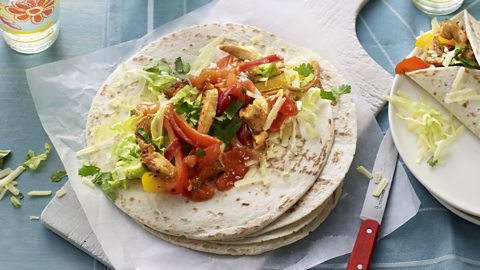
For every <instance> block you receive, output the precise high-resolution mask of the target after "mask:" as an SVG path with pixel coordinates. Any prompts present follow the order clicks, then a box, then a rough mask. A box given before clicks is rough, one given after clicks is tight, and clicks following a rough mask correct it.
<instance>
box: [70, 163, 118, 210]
mask: <svg viewBox="0 0 480 270" xmlns="http://www.w3.org/2000/svg"><path fill="white" fill-rule="evenodd" d="M78 174H79V175H80V176H83V177H85V176H93V179H92V182H93V183H94V184H95V185H97V186H100V188H101V189H102V191H103V192H104V193H105V195H107V197H108V198H110V200H112V201H115V199H117V194H116V193H115V190H114V189H115V188H117V187H119V186H122V185H124V184H125V183H124V182H125V179H123V180H118V181H114V180H113V177H112V173H111V172H101V171H100V168H98V167H96V166H94V165H84V166H83V167H81V168H80V169H79V170H78Z"/></svg>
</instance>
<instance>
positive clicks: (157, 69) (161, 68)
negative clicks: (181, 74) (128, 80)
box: [143, 60, 172, 74]
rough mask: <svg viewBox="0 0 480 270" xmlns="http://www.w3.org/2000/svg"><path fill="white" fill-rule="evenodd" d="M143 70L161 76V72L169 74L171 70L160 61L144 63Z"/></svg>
mask: <svg viewBox="0 0 480 270" xmlns="http://www.w3.org/2000/svg"><path fill="white" fill-rule="evenodd" d="M143 70H145V71H148V72H152V73H157V74H161V73H162V72H166V73H169V74H170V73H171V72H172V69H171V68H170V67H169V66H168V64H167V63H165V62H163V61H161V60H151V61H148V62H146V63H145V65H144V66H143Z"/></svg>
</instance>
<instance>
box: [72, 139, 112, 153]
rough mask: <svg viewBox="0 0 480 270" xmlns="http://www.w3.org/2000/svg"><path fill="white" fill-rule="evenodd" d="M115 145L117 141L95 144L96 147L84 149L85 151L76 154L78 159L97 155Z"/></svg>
mask: <svg viewBox="0 0 480 270" xmlns="http://www.w3.org/2000/svg"><path fill="white" fill-rule="evenodd" d="M114 143H115V140H107V141H105V142H101V143H99V144H95V145H92V146H90V147H86V148H83V149H81V150H79V151H78V152H77V153H75V155H76V156H77V157H80V156H84V155H88V154H91V153H95V152H98V151H100V150H102V149H105V148H108V147H110V146H112V145H113V144H114Z"/></svg>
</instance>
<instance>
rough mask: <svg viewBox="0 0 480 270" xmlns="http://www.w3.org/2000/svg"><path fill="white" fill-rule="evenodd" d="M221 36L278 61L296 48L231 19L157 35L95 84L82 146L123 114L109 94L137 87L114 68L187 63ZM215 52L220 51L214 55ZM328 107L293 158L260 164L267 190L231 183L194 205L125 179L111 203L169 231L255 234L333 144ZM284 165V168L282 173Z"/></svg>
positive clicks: (317, 168) (298, 192) (206, 235)
mask: <svg viewBox="0 0 480 270" xmlns="http://www.w3.org/2000/svg"><path fill="white" fill-rule="evenodd" d="M221 35H224V36H225V39H224V41H223V42H224V43H228V44H236V45H241V46H248V47H252V48H255V49H256V50H257V51H258V52H259V53H260V54H266V52H268V51H270V50H273V51H275V52H278V53H279V54H280V55H282V56H283V57H285V59H294V58H295V57H296V54H298V53H299V49H298V48H297V47H294V46H292V45H290V44H288V43H287V42H285V41H283V40H281V39H279V38H277V37H276V36H275V35H273V34H270V33H267V32H265V31H262V30H259V29H256V28H253V27H250V26H244V25H237V24H226V25H221V24H209V25H201V26H194V27H192V28H188V29H184V30H180V31H178V32H176V33H172V34H170V35H167V36H164V37H162V38H161V39H159V40H158V41H156V42H153V43H151V44H150V45H148V46H147V47H145V48H144V49H143V50H142V51H140V52H139V53H138V54H136V55H135V56H133V57H132V58H131V59H130V60H128V61H127V62H126V63H125V64H124V65H122V66H121V67H119V68H118V69H117V70H116V71H115V72H114V73H113V74H112V75H111V76H110V77H109V79H107V81H106V83H105V84H104V85H103V86H102V87H101V88H100V90H99V92H98V93H97V96H96V97H95V99H94V101H93V104H92V108H91V110H90V113H89V117H88V121H87V143H88V144H89V145H92V144H93V141H94V132H95V129H96V128H97V127H99V126H102V125H105V124H108V123H112V122H113V120H112V119H114V118H119V119H122V117H126V115H127V114H128V111H122V110H120V109H114V108H111V107H109V106H108V102H109V101H111V99H112V98H113V97H117V98H118V97H119V96H120V97H125V99H132V98H133V97H134V96H135V95H136V94H137V92H138V91H136V90H137V89H138V85H139V84H141V82H139V81H135V80H133V81H131V82H129V83H124V84H122V85H120V86H119V85H118V84H117V83H116V82H115V81H114V80H113V78H115V77H116V76H117V75H119V74H120V73H121V71H122V70H125V69H130V68H141V67H142V66H143V63H144V62H145V60H150V59H162V60H164V61H165V62H167V63H169V64H172V63H173V61H174V60H175V59H176V58H177V57H182V59H183V60H184V61H186V62H190V63H191V62H193V61H194V59H195V57H196V56H197V54H198V50H199V49H200V48H202V47H204V46H205V45H206V44H208V43H209V42H211V41H212V40H213V39H214V38H216V37H219V36H221ZM252 40H262V42H261V43H258V42H253V41H252ZM220 57H221V55H220V56H219V57H218V58H220ZM321 68H322V69H324V67H322V66H321ZM148 95H149V93H143V94H142V95H140V101H142V100H152V97H149V96H148ZM329 104H330V102H324V103H323V105H322V106H320V109H319V112H318V116H319V117H318V121H317V125H316V126H317V127H318V130H319V137H318V138H317V139H315V140H305V139H303V138H299V137H298V138H297V141H298V145H299V147H298V152H299V153H300V154H299V155H293V154H291V153H290V152H289V151H288V150H287V149H284V148H280V150H279V151H277V153H276V154H275V156H274V157H273V158H270V159H269V160H268V161H267V165H268V179H269V182H270V186H269V187H265V186H262V185H255V186H249V187H244V188H234V189H232V190H229V191H226V192H217V194H216V195H215V197H214V198H212V199H211V200H208V201H204V202H198V203H194V202H191V201H188V200H187V199H185V198H183V197H181V196H172V195H169V194H161V193H159V194H147V193H145V192H144V191H143V189H142V187H141V184H140V182H135V181H131V184H130V187H129V189H127V190H120V191H119V193H118V199H117V200H116V201H115V204H116V206H117V207H119V208H120V209H121V210H122V211H124V212H125V213H126V214H127V215H129V216H130V217H132V218H133V219H135V220H136V221H138V222H140V223H142V224H145V225H146V226H148V227H150V228H151V229H153V230H155V231H159V232H162V233H166V234H170V235H177V236H185V237H188V238H192V239H202V240H205V239H208V240H221V239H230V238H240V237H243V236H246V235H248V234H251V233H254V232H256V231H259V230H261V229H262V228H264V227H265V226H267V225H268V224H270V223H271V222H273V221H274V220H275V219H277V218H278V217H279V216H280V215H281V214H283V213H284V212H285V211H287V210H288V209H289V208H291V206H292V205H294V204H295V203H296V202H297V201H298V200H299V199H300V198H301V197H302V196H303V195H304V194H305V192H307V191H308V190H309V188H310V187H311V186H312V185H313V183H314V182H315V180H316V178H317V177H318V176H319V175H320V172H321V170H322V168H323V167H324V165H325V161H326V159H327V157H328V155H329V153H330V149H331V146H332V143H333V120H332V109H331V106H330V105H329ZM107 159H108V151H101V152H98V153H95V154H93V155H92V156H91V157H90V160H91V162H92V163H93V164H95V165H97V166H99V167H102V166H104V165H105V164H106V163H107V162H106V160H107ZM286 160H288V162H285V161H286ZM286 163H289V164H290V166H289V168H288V167H287V171H284V170H285V164H286ZM102 168H103V167H102ZM337 186H338V185H337ZM334 190H335V188H332V189H331V192H330V194H322V195H323V198H324V200H326V198H328V197H329V196H330V195H331V194H332V193H333V192H334ZM320 204H321V203H320Z"/></svg>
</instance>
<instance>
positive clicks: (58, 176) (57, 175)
mask: <svg viewBox="0 0 480 270" xmlns="http://www.w3.org/2000/svg"><path fill="white" fill-rule="evenodd" d="M66 176H67V172H66V171H61V170H60V171H55V172H53V173H52V176H50V179H52V182H60V181H61V180H62V179H63V178H64V177H66Z"/></svg>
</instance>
